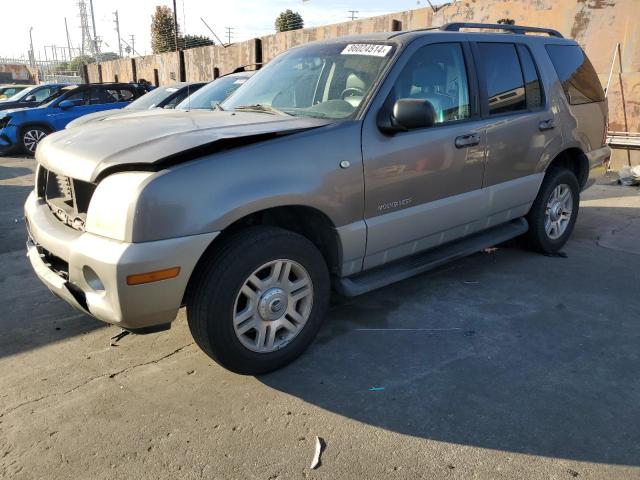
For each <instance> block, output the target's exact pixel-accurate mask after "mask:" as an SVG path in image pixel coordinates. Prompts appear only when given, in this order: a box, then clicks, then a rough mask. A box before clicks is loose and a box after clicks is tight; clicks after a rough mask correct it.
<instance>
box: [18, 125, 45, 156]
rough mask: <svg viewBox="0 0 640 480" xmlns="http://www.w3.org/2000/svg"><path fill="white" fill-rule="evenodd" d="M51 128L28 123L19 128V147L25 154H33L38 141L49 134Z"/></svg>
mask: <svg viewBox="0 0 640 480" xmlns="http://www.w3.org/2000/svg"><path fill="white" fill-rule="evenodd" d="M50 133H51V130H49V129H48V128H47V127H43V126H42V125H30V126H27V127H24V128H22V129H21V130H20V147H21V148H22V151H23V152H24V153H26V154H27V155H35V153H36V147H37V146H38V143H40V141H41V140H42V139H43V138H44V137H46V136H47V135H49V134H50Z"/></svg>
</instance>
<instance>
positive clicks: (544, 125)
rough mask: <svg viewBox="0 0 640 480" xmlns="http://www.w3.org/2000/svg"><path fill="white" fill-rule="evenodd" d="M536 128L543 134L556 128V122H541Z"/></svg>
mask: <svg viewBox="0 0 640 480" xmlns="http://www.w3.org/2000/svg"><path fill="white" fill-rule="evenodd" d="M538 128H539V129H540V131H541V132H544V131H545V130H553V129H554V128H556V121H555V120H554V119H553V118H550V119H548V120H543V121H541V122H540V123H539V124H538Z"/></svg>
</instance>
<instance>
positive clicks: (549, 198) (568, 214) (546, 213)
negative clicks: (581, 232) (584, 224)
mask: <svg viewBox="0 0 640 480" xmlns="http://www.w3.org/2000/svg"><path fill="white" fill-rule="evenodd" d="M579 203H580V187H579V185H578V180H577V179H576V176H575V175H574V173H573V172H571V171H569V170H566V169H553V170H550V171H549V172H547V175H546V176H545V179H544V181H543V182H542V186H541V187H540V192H538V196H537V198H536V200H535V202H534V203H533V206H532V207H531V210H530V212H529V214H528V215H527V220H528V221H529V231H528V232H527V241H528V243H529V246H530V247H531V248H532V249H534V250H536V251H539V252H543V253H555V252H557V251H558V250H560V248H562V246H563V245H564V244H565V243H566V242H567V240H568V239H569V237H570V236H571V232H572V231H573V227H574V226H575V223H576V220H577V218H578V208H579Z"/></svg>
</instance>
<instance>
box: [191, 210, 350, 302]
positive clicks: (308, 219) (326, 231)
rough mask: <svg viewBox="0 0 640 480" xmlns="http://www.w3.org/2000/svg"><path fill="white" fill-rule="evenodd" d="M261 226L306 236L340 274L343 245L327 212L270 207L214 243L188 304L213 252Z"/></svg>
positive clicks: (243, 220)
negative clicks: (233, 238) (242, 232)
mask: <svg viewBox="0 0 640 480" xmlns="http://www.w3.org/2000/svg"><path fill="white" fill-rule="evenodd" d="M258 225H268V226H273V227H279V228H282V229H284V230H289V231H291V232H295V233H297V234H299V235H301V236H303V237H305V238H306V239H307V240H309V241H310V242H311V243H313V244H314V245H315V246H316V247H317V248H318V250H319V251H320V253H321V254H322V256H323V258H324V260H325V262H326V264H327V268H328V269H329V272H330V273H337V272H339V270H340V265H341V261H342V260H341V259H342V246H341V242H340V238H339V236H338V232H337V230H336V227H335V225H334V223H333V222H332V221H331V219H330V218H329V217H328V216H327V215H326V214H325V213H324V212H322V211H321V210H319V209H317V208H315V207H310V206H306V205H282V206H276V207H270V208H265V209H263V210H257V211H254V212H251V213H249V214H246V215H244V216H243V217H241V218H238V219H236V220H235V221H233V222H232V223H230V224H229V225H227V226H226V227H225V228H223V229H222V230H221V233H220V235H218V236H217V237H216V238H215V239H214V240H213V241H212V242H211V244H210V245H209V246H208V247H207V249H206V250H205V251H204V252H203V254H202V255H201V256H200V258H199V259H198V262H197V263H196V266H195V268H194V270H193V273H192V274H191V278H190V279H189V283H188V285H187V289H186V291H185V296H184V298H185V301H186V298H187V297H188V295H190V292H191V291H192V290H193V287H194V286H193V282H192V279H193V278H194V277H195V275H194V273H195V272H196V271H197V270H198V269H199V267H200V265H201V263H202V262H204V261H206V259H207V258H209V257H210V254H211V251H212V250H215V249H216V248H218V246H219V245H221V244H222V243H223V242H225V241H226V240H227V238H229V237H230V236H232V235H234V234H235V233H237V232H239V231H241V230H243V229H245V228H248V227H252V226H258ZM185 301H183V303H185Z"/></svg>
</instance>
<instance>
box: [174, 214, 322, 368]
mask: <svg viewBox="0 0 640 480" xmlns="http://www.w3.org/2000/svg"><path fill="white" fill-rule="evenodd" d="M279 259H288V260H291V261H293V262H296V263H297V264H299V265H301V266H302V267H304V269H305V271H306V272H307V273H308V276H309V277H310V280H311V283H312V291H313V297H312V305H311V307H310V308H311V310H310V313H309V316H308V319H307V320H306V323H304V325H303V326H302V328H301V329H300V330H299V333H297V334H296V336H294V337H293V338H292V339H291V340H290V341H289V342H288V343H286V344H285V345H284V346H282V347H281V348H279V349H277V350H275V351H272V352H268V353H265V352H256V351H252V350H250V349H249V348H247V347H246V346H245V345H243V343H242V342H241V340H240V338H239V336H238V335H237V334H236V331H235V328H234V315H235V312H236V308H237V306H236V298H237V296H238V294H239V292H240V289H241V288H242V287H243V286H244V285H245V282H246V281H247V279H248V278H249V276H250V275H252V273H253V272H255V271H256V269H258V268H260V267H261V266H262V265H264V264H266V263H268V262H270V261H274V260H279ZM329 297H330V281H329V272H328V269H327V265H326V263H325V261H324V258H323V257H322V255H321V253H320V252H319V251H318V249H317V248H316V247H315V245H313V243H311V242H310V241H309V240H307V239H306V238H304V237H302V236H301V235H298V234H296V233H293V232H290V231H288V230H283V229H280V228H275V227H268V226H257V227H250V228H247V229H245V230H241V231H240V232H238V233H236V234H234V235H232V236H230V237H228V238H227V239H226V240H224V241H223V242H222V243H221V244H219V245H216V246H215V248H214V249H212V250H211V251H210V252H208V253H207V254H206V255H205V257H203V259H202V260H201V261H200V263H199V265H198V268H196V271H195V272H194V276H193V278H192V281H191V285H190V292H189V295H188V298H187V301H186V303H187V321H188V324H189V329H190V330H191V334H192V335H193V338H194V340H195V341H196V343H197V344H198V346H199V347H200V348H201V349H202V350H203V351H204V352H205V353H206V354H207V355H209V356H210V357H211V358H212V359H213V360H215V361H216V362H217V363H219V364H220V365H222V366H223V367H225V368H227V369H228V370H231V371H233V372H236V373H240V374H243V375H259V374H263V373H267V372H270V371H273V370H277V369H278V368H281V367H283V366H284V365H287V364H288V363H290V362H292V361H293V360H295V359H296V358H297V357H298V356H299V355H300V354H302V352H304V351H305V350H306V348H307V347H308V346H309V345H310V344H311V342H312V341H313V339H314V338H315V336H316V334H317V333H318V330H319V329H320V326H321V324H322V321H323V319H324V316H325V313H326V310H327V307H328V304H329ZM256 335H257V330H256ZM243 338H244V337H243ZM256 343H257V341H256Z"/></svg>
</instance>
